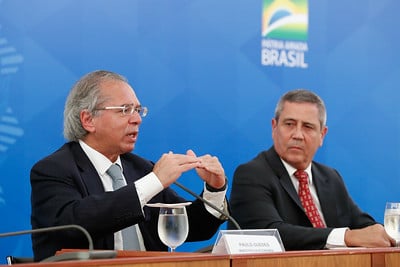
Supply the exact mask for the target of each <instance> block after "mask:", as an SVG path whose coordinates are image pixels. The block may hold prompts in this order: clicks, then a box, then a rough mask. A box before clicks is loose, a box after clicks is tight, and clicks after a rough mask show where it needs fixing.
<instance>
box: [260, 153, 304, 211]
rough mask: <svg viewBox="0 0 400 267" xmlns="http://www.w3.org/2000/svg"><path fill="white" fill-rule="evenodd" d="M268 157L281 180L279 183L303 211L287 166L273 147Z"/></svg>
mask: <svg viewBox="0 0 400 267" xmlns="http://www.w3.org/2000/svg"><path fill="white" fill-rule="evenodd" d="M266 157H267V161H268V162H269V164H270V166H271V168H272V170H273V171H274V172H275V174H276V176H277V177H278V178H279V182H280V184H281V186H282V187H283V189H284V190H285V191H286V192H287V193H288V195H289V196H290V198H291V199H292V200H293V201H294V202H295V203H296V204H297V206H299V208H300V209H303V206H302V205H301V202H300V198H299V196H298V194H297V192H296V189H295V188H294V186H293V183H292V180H291V179H290V177H289V174H288V172H287V171H286V168H285V166H284V165H283V163H282V161H281V159H280V158H279V156H278V154H277V153H276V151H275V149H274V148H273V147H272V148H271V149H269V150H268V151H267V155H266Z"/></svg>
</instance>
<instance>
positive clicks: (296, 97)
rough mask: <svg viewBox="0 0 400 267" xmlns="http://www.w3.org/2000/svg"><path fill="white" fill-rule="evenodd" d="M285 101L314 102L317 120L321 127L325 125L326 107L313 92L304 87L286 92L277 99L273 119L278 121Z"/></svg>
mask: <svg viewBox="0 0 400 267" xmlns="http://www.w3.org/2000/svg"><path fill="white" fill-rule="evenodd" d="M285 102H290V103H311V104H315V105H316V106H317V108H318V111H319V122H320V126H321V129H322V127H324V126H325V125H326V119H327V115H326V107H325V104H324V101H323V100H322V99H321V98H320V97H319V96H318V95H317V94H315V93H313V92H311V91H309V90H306V89H296V90H292V91H289V92H287V93H286V94H284V95H283V96H282V97H281V99H280V100H279V102H278V104H277V105H276V108H275V120H276V121H278V120H279V117H280V115H281V113H282V111H283V106H284V104H285Z"/></svg>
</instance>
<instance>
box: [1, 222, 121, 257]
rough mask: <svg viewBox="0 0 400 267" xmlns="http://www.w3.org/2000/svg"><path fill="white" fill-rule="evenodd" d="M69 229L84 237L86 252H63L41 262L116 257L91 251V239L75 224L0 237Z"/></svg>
mask: <svg viewBox="0 0 400 267" xmlns="http://www.w3.org/2000/svg"><path fill="white" fill-rule="evenodd" d="M69 229H77V230H79V231H81V232H82V233H83V234H84V235H85V236H86V239H87V241H88V243H89V248H88V249H89V250H88V251H73V252H65V253H62V254H59V255H54V256H51V257H49V258H46V259H44V260H42V261H41V262H55V261H66V260H88V259H108V258H115V257H116V256H117V252H116V251H115V250H93V239H92V237H91V236H90V234H89V232H88V231H87V230H86V229H85V228H83V227H82V226H80V225H76V224H68V225H60V226H51V227H45V228H38V229H32V230H23V231H17V232H8V233H0V238H1V237H8V236H16V235H24V234H36V233H43V232H53V231H61V230H69Z"/></svg>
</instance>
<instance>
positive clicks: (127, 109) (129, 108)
mask: <svg viewBox="0 0 400 267" xmlns="http://www.w3.org/2000/svg"><path fill="white" fill-rule="evenodd" d="M113 109H115V110H119V112H121V113H122V115H124V116H126V115H133V114H134V113H135V112H137V113H138V114H139V116H140V117H142V118H143V117H146V115H147V112H148V109H147V107H142V106H137V107H135V105H134V104H129V105H122V106H120V107H104V108H97V109H95V110H113Z"/></svg>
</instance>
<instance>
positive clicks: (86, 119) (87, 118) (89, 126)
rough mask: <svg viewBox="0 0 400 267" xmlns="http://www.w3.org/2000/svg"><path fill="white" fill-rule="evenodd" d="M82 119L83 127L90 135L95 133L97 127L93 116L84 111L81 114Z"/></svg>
mask: <svg viewBox="0 0 400 267" xmlns="http://www.w3.org/2000/svg"><path fill="white" fill-rule="evenodd" d="M80 119H81V123H82V127H83V128H84V129H85V130H86V131H88V132H89V133H92V132H94V130H95V126H94V123H93V115H92V113H90V112H89V111H88V110H87V109H84V110H82V111H81V113H80Z"/></svg>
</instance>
